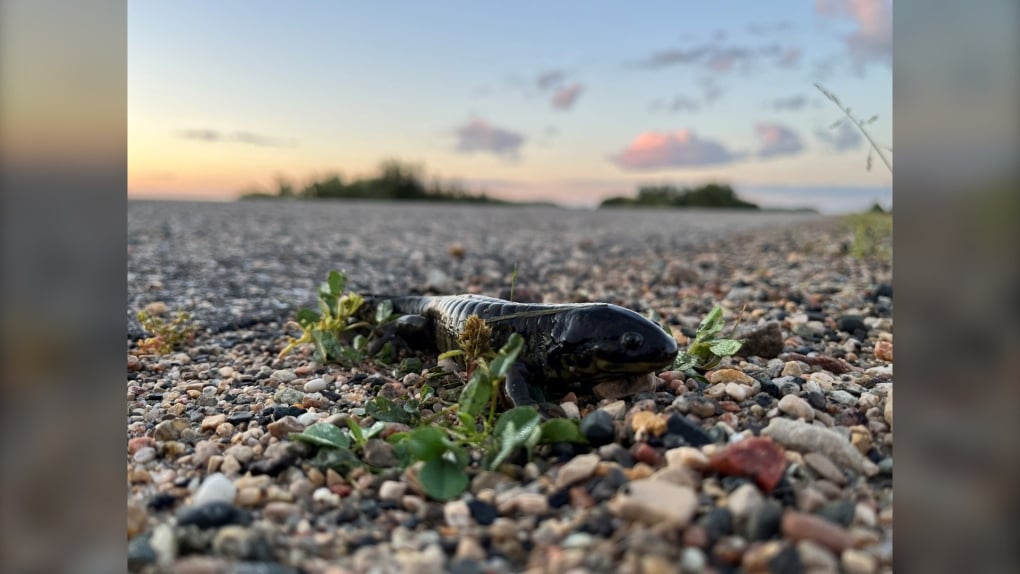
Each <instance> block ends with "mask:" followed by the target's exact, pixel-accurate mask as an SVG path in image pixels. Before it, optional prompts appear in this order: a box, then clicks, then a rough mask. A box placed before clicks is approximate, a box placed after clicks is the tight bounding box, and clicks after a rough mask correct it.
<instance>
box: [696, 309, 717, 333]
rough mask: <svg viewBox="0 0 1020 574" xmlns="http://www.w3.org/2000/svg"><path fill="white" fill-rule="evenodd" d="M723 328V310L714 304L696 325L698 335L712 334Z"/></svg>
mask: <svg viewBox="0 0 1020 574" xmlns="http://www.w3.org/2000/svg"><path fill="white" fill-rule="evenodd" d="M722 328H723V310H722V307H720V306H718V305H716V306H715V307H714V308H713V309H712V310H711V311H710V312H709V313H708V315H706V316H705V318H704V319H702V321H701V324H700V325H698V336H703V335H714V334H716V333H718V332H719V331H721V330H722Z"/></svg>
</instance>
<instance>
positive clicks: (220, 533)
mask: <svg viewBox="0 0 1020 574" xmlns="http://www.w3.org/2000/svg"><path fill="white" fill-rule="evenodd" d="M128 230H129V259H128V284H129V300H128V309H127V316H128V325H129V340H128V353H129V355H128V365H127V437H126V439H127V453H126V462H127V480H128V485H129V495H128V501H127V502H128V537H129V564H128V565H129V568H130V570H131V571H135V572H252V573H254V572H260V573H269V572H331V573H340V572H423V573H424V572H462V573H468V572H521V571H529V572H632V573H639V572H642V573H657V572H770V571H771V572H840V571H842V572H850V573H858V572H860V573H867V572H887V571H892V436H893V435H892V419H893V416H892V318H891V317H892V288H891V274H892V269H891V265H890V264H888V263H882V262H877V261H860V260H857V259H854V258H852V257H851V256H849V255H848V254H847V243H848V241H849V240H850V235H849V234H848V233H847V232H846V231H844V230H843V229H842V228H841V227H839V226H838V225H837V224H836V222H835V221H834V220H832V219H830V218H825V217H821V216H816V215H808V214H781V213H775V214H749V213H717V212H704V211H702V212H662V211H653V210H647V211H646V210H635V211H610V212H585V211H570V210H560V209H549V208H493V207H466V206H437V205H376V204H357V203H282V204H281V203H238V204H198V203H140V202H139V203H134V202H133V203H131V204H129V214H128ZM515 262H516V263H519V278H518V283H517V294H518V298H527V299H531V300H544V301H546V302H568V301H609V302H613V303H617V304H621V305H625V306H628V307H631V308H634V309H636V310H638V311H649V310H654V311H656V312H658V313H659V314H660V315H661V316H662V317H663V318H664V319H665V320H666V321H667V322H668V323H669V324H670V325H671V326H672V327H673V330H674V334H675V335H676V336H677V339H678V341H680V342H681V344H685V343H686V341H687V337H689V336H691V335H693V332H694V329H695V328H696V327H697V324H698V322H699V321H700V319H701V318H702V317H703V316H704V315H705V314H706V313H707V312H708V311H709V310H711V308H712V306H713V305H715V304H721V305H723V307H724V308H725V310H726V317H727V321H733V320H734V319H737V317H738V316H739V317H740V327H739V329H740V333H741V334H742V336H747V337H748V343H747V344H746V345H745V347H744V350H743V351H742V352H741V353H740V355H738V356H736V357H732V358H730V359H727V360H725V361H724V362H723V363H722V364H721V365H719V367H718V368H716V369H715V370H714V371H712V372H709V373H708V374H707V378H708V383H707V384H706V383H704V382H698V381H697V380H695V379H688V378H687V377H685V376H684V375H683V374H682V373H677V372H672V371H666V372H662V373H657V374H656V375H655V376H653V377H651V378H650V381H649V382H651V383H652V384H651V385H650V388H648V387H644V388H637V389H632V390H631V391H630V392H625V393H622V394H624V395H625V396H610V397H603V398H599V397H595V396H589V394H588V393H584V392H579V393H577V394H574V393H571V394H570V395H567V396H566V397H564V398H563V404H562V406H563V407H564V411H565V412H567V413H568V415H572V416H575V417H577V418H580V419H582V430H583V432H584V433H585V435H586V436H587V437H588V439H589V440H590V443H591V444H589V445H584V446H570V445H553V446H551V447H540V448H539V449H538V450H537V451H536V454H535V457H534V458H533V459H532V460H531V461H530V462H529V461H527V460H516V461H514V462H515V463H516V464H507V465H504V466H503V467H501V468H500V471H499V472H488V471H481V470H479V469H478V468H475V467H472V468H471V469H469V475H470V478H471V483H470V487H469V489H468V491H467V492H466V493H464V494H463V495H462V496H460V497H459V498H457V499H454V500H452V501H446V502H440V501H434V500H431V499H429V498H428V497H427V496H425V495H424V494H423V493H422V492H421V491H420V489H419V488H418V486H417V482H416V480H415V476H414V472H415V470H414V468H413V467H412V469H409V470H403V469H401V468H399V467H398V466H396V465H395V464H394V461H392V459H393V456H392V452H388V451H387V447H388V445H387V444H386V443H384V442H382V441H379V443H378V444H372V449H371V452H368V451H369V449H368V448H366V453H365V457H366V458H368V457H370V456H371V457H372V458H373V459H374V460H373V461H372V462H373V466H376V467H382V468H383V470H382V471H381V472H378V473H375V474H373V473H371V472H368V471H364V470H363V469H356V470H354V471H351V472H349V473H345V474H340V473H337V472H335V471H333V470H322V469H320V468H317V467H315V466H313V465H312V464H310V462H309V460H310V459H311V454H312V452H311V450H310V447H309V446H308V445H306V444H305V443H300V442H296V441H291V440H289V439H288V438H287V437H288V434H289V433H290V432H294V431H299V430H301V429H302V428H305V427H307V426H309V425H311V424H314V423H315V422H319V421H323V420H329V421H331V422H334V423H336V424H339V425H344V424H345V421H346V419H347V418H348V417H351V416H354V417H357V418H360V419H361V422H362V424H363V425H364V424H365V423H366V422H368V421H366V417H365V416H363V413H364V411H363V405H364V402H365V401H367V400H370V399H371V398H373V397H374V396H375V395H376V393H377V392H379V391H380V389H382V388H385V389H387V391H388V392H395V393H396V395H397V396H399V395H411V396H413V395H414V393H416V392H417V391H418V390H419V388H420V386H421V380H422V379H421V377H420V376H418V374H416V373H411V374H409V375H407V376H403V377H399V378H395V377H392V376H391V375H392V373H387V372H375V369H374V368H373V367H372V366H370V365H364V366H362V367H361V368H356V369H348V368H344V367H340V366H338V365H319V364H317V363H315V362H314V361H313V360H312V358H311V356H310V353H308V352H307V351H309V350H308V349H305V350H303V351H305V352H297V353H294V354H292V355H290V356H288V357H286V358H284V359H282V360H281V359H277V358H276V355H277V353H278V352H279V350H280V349H281V348H282V347H283V346H284V345H285V344H286V334H287V333H285V332H284V328H283V324H284V322H285V321H286V320H288V319H290V318H292V317H293V313H294V311H295V310H296V309H297V308H298V307H301V306H310V305H311V304H312V303H313V302H314V301H313V298H312V297H313V289H314V288H315V287H316V286H317V285H318V284H319V282H321V281H322V279H323V278H324V277H325V275H326V272H327V271H328V270H329V269H332V268H338V269H345V270H346V271H347V273H348V275H349V277H350V279H351V287H352V288H354V289H355V290H358V291H362V292H389V293H407V292H426V291H432V292H442V293H456V292H478V293H483V294H489V295H500V294H501V292H503V291H505V289H506V287H507V286H508V285H509V277H510V274H511V271H512V269H513V266H514V263H515ZM504 294H505V293H504ZM142 308H148V309H149V310H150V311H153V312H160V311H162V310H163V309H169V310H172V311H175V310H188V311H191V313H192V314H193V316H194V318H195V321H196V322H197V323H198V324H199V326H200V327H201V329H200V333H199V335H198V337H197V338H196V339H195V341H194V342H193V343H192V344H191V345H189V346H187V347H186V348H183V349H181V350H180V352H177V353H175V354H171V355H165V356H152V355H139V354H138V352H137V349H136V348H135V346H134V341H135V339H137V337H138V336H140V335H141V334H142V333H141V330H140V328H139V326H138V325H137V324H136V323H135V322H134V321H133V319H132V316H133V314H134V312H135V311H137V310H138V309H142ZM426 359H427V361H428V359H429V357H426ZM431 360H432V361H433V364H434V361H435V355H434V354H433V355H431ZM428 366H431V365H430V364H429V363H428V362H427V363H426V367H428ZM639 413H640V414H639Z"/></svg>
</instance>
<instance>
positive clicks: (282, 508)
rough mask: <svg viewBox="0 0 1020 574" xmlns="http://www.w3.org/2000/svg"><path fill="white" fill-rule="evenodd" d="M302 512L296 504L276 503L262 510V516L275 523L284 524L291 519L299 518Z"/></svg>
mask: <svg viewBox="0 0 1020 574" xmlns="http://www.w3.org/2000/svg"><path fill="white" fill-rule="evenodd" d="M300 512H301V510H300V509H299V508H298V507H297V505H295V504H291V503H289V502H282V501H274V502H270V503H269V504H266V507H265V508H264V509H263V510H262V515H263V516H265V517H266V518H268V519H269V520H272V521H273V522H277V523H283V522H286V521H287V520H288V519H289V518H290V517H292V516H297V515H298V514H300Z"/></svg>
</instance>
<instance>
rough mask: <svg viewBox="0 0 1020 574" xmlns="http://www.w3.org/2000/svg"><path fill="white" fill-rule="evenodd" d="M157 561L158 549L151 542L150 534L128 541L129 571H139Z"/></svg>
mask: <svg viewBox="0 0 1020 574" xmlns="http://www.w3.org/2000/svg"><path fill="white" fill-rule="evenodd" d="M155 562H156V551H155V550H153V549H152V545H150V544H149V535H148V534H143V535H140V536H136V537H134V538H133V539H132V540H131V541H130V542H128V547H127V566H128V571H130V572H138V571H139V570H141V569H142V568H143V567H144V566H147V565H149V564H153V563H155Z"/></svg>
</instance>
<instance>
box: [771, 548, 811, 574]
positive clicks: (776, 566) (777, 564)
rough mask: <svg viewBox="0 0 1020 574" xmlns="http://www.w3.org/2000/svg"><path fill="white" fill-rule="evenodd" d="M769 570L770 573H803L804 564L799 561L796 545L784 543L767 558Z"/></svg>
mask: <svg viewBox="0 0 1020 574" xmlns="http://www.w3.org/2000/svg"><path fill="white" fill-rule="evenodd" d="M769 572H772V574H803V573H804V565H803V564H801V562H800V554H799V553H798V552H797V547H796V546H792V545H785V546H783V549H782V550H780V551H779V554H776V555H775V556H773V557H772V560H769Z"/></svg>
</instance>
